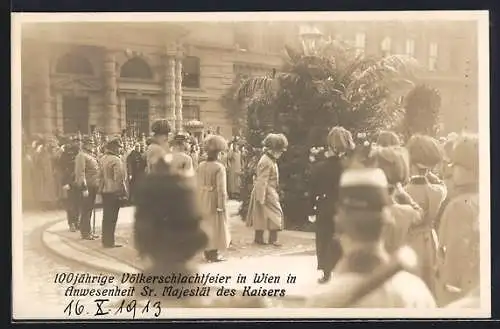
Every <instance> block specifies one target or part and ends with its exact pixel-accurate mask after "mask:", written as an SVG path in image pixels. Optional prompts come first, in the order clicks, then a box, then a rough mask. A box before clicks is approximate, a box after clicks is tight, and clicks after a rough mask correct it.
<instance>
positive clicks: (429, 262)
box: [405, 135, 446, 290]
mask: <svg viewBox="0 0 500 329" xmlns="http://www.w3.org/2000/svg"><path fill="white" fill-rule="evenodd" d="M406 148H407V150H408V153H409V156H410V174H411V175H412V176H411V178H410V182H409V183H408V185H407V186H406V187H405V189H406V191H407V192H408V194H409V195H410V196H411V197H412V199H413V200H415V202H416V203H417V204H418V205H419V206H420V208H422V211H423V215H422V221H421V223H420V225H418V226H413V227H412V229H411V230H410V233H409V237H408V239H409V244H410V246H411V247H412V248H413V249H414V250H415V252H416V253H417V255H418V259H419V262H420V264H421V271H422V272H421V277H422V279H423V280H424V282H425V283H426V284H427V285H428V286H429V288H430V289H431V290H433V283H434V278H433V277H434V275H433V271H434V269H435V255H436V251H437V250H436V247H437V245H436V240H435V236H436V233H435V224H436V218H437V214H438V211H439V208H440V206H441V203H442V202H443V200H444V199H445V197H446V186H445V185H444V184H435V183H432V182H431V181H430V177H433V176H432V175H431V174H430V171H431V169H433V168H435V167H436V166H437V165H438V164H440V163H441V161H442V150H441V148H440V145H439V143H438V141H437V140H435V139H434V138H432V137H429V136H424V135H414V136H412V137H411V138H410V140H409V141H408V144H407V145H406Z"/></svg>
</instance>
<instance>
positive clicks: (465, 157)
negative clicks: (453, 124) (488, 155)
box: [451, 134, 479, 174]
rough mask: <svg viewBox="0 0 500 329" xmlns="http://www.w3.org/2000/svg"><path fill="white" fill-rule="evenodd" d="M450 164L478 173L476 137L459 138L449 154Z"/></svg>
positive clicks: (463, 136)
mask: <svg viewBox="0 0 500 329" xmlns="http://www.w3.org/2000/svg"><path fill="white" fill-rule="evenodd" d="M451 162H452V163H453V165H455V166H460V167H463V168H465V169H468V170H470V171H473V172H474V173H476V174H478V173H479V139H478V136H477V135H473V134H463V135H461V136H459V137H458V138H457V139H456V141H455V145H454V147H453V151H452V153H451Z"/></svg>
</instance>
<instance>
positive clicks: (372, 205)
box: [309, 127, 479, 307]
mask: <svg viewBox="0 0 500 329" xmlns="http://www.w3.org/2000/svg"><path fill="white" fill-rule="evenodd" d="M327 142H328V143H327V144H328V147H327V151H326V153H327V154H326V155H325V156H324V157H323V159H321V160H319V161H315V159H311V160H313V161H314V162H315V163H314V164H313V168H312V174H311V176H312V177H311V184H310V192H309V196H310V198H311V202H310V204H311V208H310V209H311V210H310V216H309V220H310V221H311V222H314V223H315V225H316V247H317V259H318V269H319V270H321V271H323V276H322V278H320V279H319V281H320V282H321V283H326V282H328V281H329V280H330V278H331V276H332V272H333V273H342V272H356V273H366V272H370V271H373V269H374V266H376V264H378V263H381V262H382V263H383V262H384V258H386V253H389V254H391V253H394V252H395V251H397V250H398V249H400V248H401V247H402V246H404V245H409V246H411V247H412V249H413V250H414V251H415V253H416V255H417V259H418V261H419V265H420V266H419V268H420V270H419V272H418V277H419V278H420V279H421V280H422V281H423V282H424V283H425V286H424V287H426V289H427V290H428V292H429V293H428V294H427V297H426V298H427V300H428V301H429V300H431V301H433V302H436V303H437V305H439V306H444V305H447V304H448V303H451V302H452V301H455V300H457V299H459V298H460V297H464V296H466V295H467V294H469V293H472V294H477V293H478V292H479V206H478V202H479V194H478V193H479V149H478V138H477V136H476V135H468V134H463V135H460V136H459V135H457V134H450V135H449V136H448V137H447V138H445V139H441V140H440V141H438V140H436V139H434V138H432V137H430V136H424V135H418V134H417V135H414V136H411V138H409V140H408V141H407V142H406V143H405V145H404V146H403V145H402V142H401V140H400V137H399V136H398V135H397V134H395V133H394V132H390V131H383V132H380V133H379V134H378V136H377V137H376V139H375V140H374V141H373V143H371V142H368V143H366V142H365V143H364V145H363V146H365V147H366V146H368V148H369V149H370V151H369V152H368V155H367V156H366V157H356V156H355V154H356V143H355V142H354V141H353V138H352V136H351V134H350V132H349V131H347V130H345V129H343V128H341V127H335V128H333V129H332V130H331V132H330V134H329V135H328V141H327ZM368 144H369V145H368ZM314 153H317V152H314ZM359 160H362V161H359ZM355 170H357V174H356V175H354V174H353V172H354V171H355ZM377 171H378V173H377ZM381 173H382V174H381ZM349 174H350V175H351V176H349ZM348 177H350V178H348ZM334 218H335V220H334ZM332 237H333V238H332ZM336 282H337V284H338V283H339V282H342V280H336ZM337 284H335V285H332V286H331V287H332V289H338V288H339V286H338V285H337ZM394 284H395V285H396V286H397V285H398V284H400V287H399V288H400V289H401V290H402V291H404V290H406V291H407V292H408V293H410V292H411V291H415V290H416V291H417V294H419V295H420V296H424V295H422V289H415V288H414V285H412V284H410V281H408V280H407V282H404V280H403V282H402V283H397V280H396V281H394ZM417 286H419V287H420V286H422V285H418V284H417ZM394 287H395V286H394V285H393V287H392V288H394ZM387 289H391V288H390V287H389V286H386V290H385V291H384V289H381V290H380V291H379V293H380V296H383V294H387V293H388V290H387ZM328 291H330V290H328ZM333 291H334V290H331V291H330V292H333ZM332 296H333V295H332ZM429 296H431V297H432V298H428V297H429ZM476 297H477V296H476ZM322 300H323V301H324V299H322ZM327 300H331V296H330V299H328V298H327ZM424 300H425V298H424ZM476 301H477V298H476ZM365 302H366V303H367V304H366V303H365V304H364V306H367V305H372V307H373V306H375V305H376V304H377V303H380V301H377V298H375V297H374V299H372V300H371V301H369V300H368V299H367V300H365ZM392 302H395V301H392ZM370 303H372V304H370ZM396 303H397V302H396Z"/></svg>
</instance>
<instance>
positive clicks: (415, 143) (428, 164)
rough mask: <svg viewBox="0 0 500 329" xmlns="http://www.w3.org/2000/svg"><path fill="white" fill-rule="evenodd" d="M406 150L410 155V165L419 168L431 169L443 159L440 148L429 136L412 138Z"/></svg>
mask: <svg viewBox="0 0 500 329" xmlns="http://www.w3.org/2000/svg"><path fill="white" fill-rule="evenodd" d="M406 149H407V150H408V153H409V155H410V163H412V164H413V165H415V166H417V167H419V168H433V167H435V166H436V165H437V164H439V163H440V162H441V161H442V159H443V150H442V146H441V145H440V144H439V142H438V141H437V140H436V139H434V138H432V137H430V136H426V135H414V136H412V137H411V138H410V140H409V141H408V143H407V144H406Z"/></svg>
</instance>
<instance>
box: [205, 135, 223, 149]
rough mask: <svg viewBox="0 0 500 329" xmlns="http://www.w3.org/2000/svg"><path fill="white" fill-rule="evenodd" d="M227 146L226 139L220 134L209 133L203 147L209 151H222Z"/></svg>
mask: <svg viewBox="0 0 500 329" xmlns="http://www.w3.org/2000/svg"><path fill="white" fill-rule="evenodd" d="M227 147H228V146H227V141H226V139H225V138H224V137H222V136H220V135H208V137H206V138H205V140H204V141H203V148H204V150H205V151H207V152H222V151H225V150H227Z"/></svg>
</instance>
